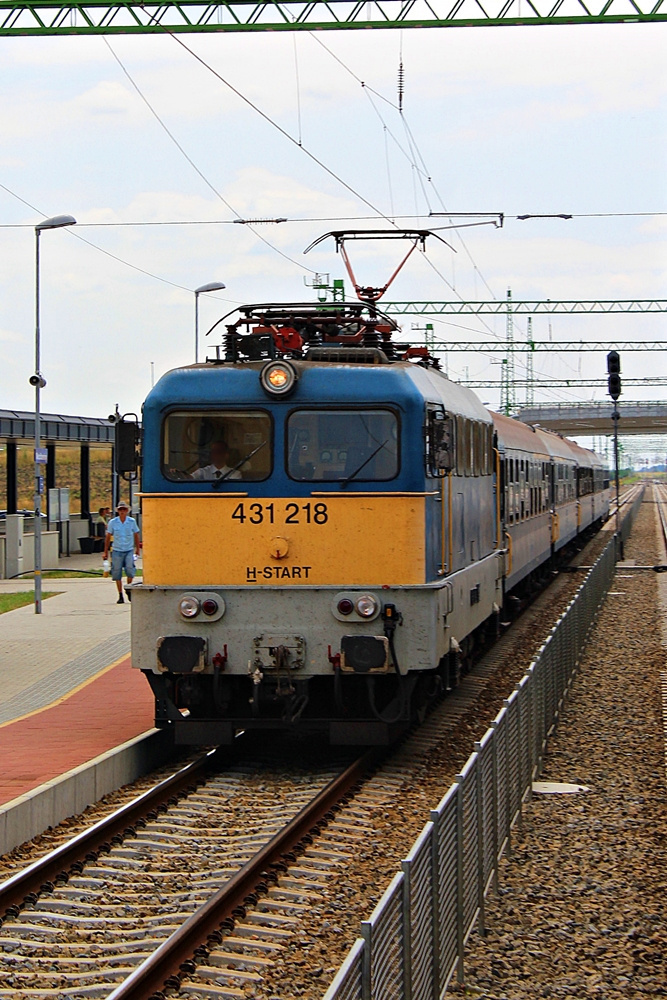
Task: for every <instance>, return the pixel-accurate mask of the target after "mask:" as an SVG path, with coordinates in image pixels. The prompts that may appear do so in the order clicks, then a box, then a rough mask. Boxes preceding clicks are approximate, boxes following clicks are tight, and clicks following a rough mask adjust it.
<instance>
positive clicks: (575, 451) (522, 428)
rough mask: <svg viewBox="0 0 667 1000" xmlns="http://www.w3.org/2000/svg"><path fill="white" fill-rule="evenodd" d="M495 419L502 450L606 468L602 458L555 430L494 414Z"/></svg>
mask: <svg viewBox="0 0 667 1000" xmlns="http://www.w3.org/2000/svg"><path fill="white" fill-rule="evenodd" d="M492 417H493V423H494V426H495V428H496V430H497V432H498V442H499V444H500V445H501V448H514V449H516V450H517V451H525V452H530V453H531V454H533V455H538V456H541V457H543V458H556V459H558V458H560V459H567V460H568V461H570V462H575V463H576V465H580V466H597V467H599V468H606V466H605V463H604V461H603V460H602V458H600V456H599V455H596V454H595V452H593V451H589V450H588V449H587V448H583V447H582V446H581V445H580V444H577V442H576V441H571V440H570V438H564V437H561V436H560V434H554V432H553V431H548V430H545V429H544V428H543V427H533V426H531V425H530V424H523V423H521V421H520V420H515V419H514V418H513V417H506V416H504V415H503V414H501V413H492Z"/></svg>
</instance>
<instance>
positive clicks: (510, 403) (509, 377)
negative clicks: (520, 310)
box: [500, 288, 516, 417]
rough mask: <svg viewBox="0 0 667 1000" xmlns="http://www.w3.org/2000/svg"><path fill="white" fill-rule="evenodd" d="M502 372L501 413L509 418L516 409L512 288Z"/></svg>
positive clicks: (509, 292)
mask: <svg viewBox="0 0 667 1000" xmlns="http://www.w3.org/2000/svg"><path fill="white" fill-rule="evenodd" d="M500 371H501V383H500V412H501V413H504V414H505V416H507V417H511V416H512V414H513V413H514V411H515V409H516V386H515V385H514V318H513V316H512V290H511V288H508V289H507V325H506V329H505V357H504V359H503V364H502V368H501V369H500Z"/></svg>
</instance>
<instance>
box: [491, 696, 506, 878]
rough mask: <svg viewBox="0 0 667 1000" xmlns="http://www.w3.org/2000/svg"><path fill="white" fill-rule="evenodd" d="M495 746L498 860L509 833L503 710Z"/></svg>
mask: <svg viewBox="0 0 667 1000" xmlns="http://www.w3.org/2000/svg"><path fill="white" fill-rule="evenodd" d="M495 734H496V735H495V740H494V742H495V745H496V778H497V801H498V809H497V817H496V822H497V824H498V834H497V844H498V860H500V856H501V855H502V853H503V851H504V850H505V846H506V844H507V842H508V838H509V831H510V801H509V781H508V754H507V710H506V709H503V710H502V712H500V713H499V715H498V718H497V719H496V730H495Z"/></svg>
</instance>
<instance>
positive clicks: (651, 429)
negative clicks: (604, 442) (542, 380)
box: [517, 399, 667, 437]
mask: <svg viewBox="0 0 667 1000" xmlns="http://www.w3.org/2000/svg"><path fill="white" fill-rule="evenodd" d="M613 408H614V404H613V403H612V401H611V400H610V399H609V400H607V399H605V400H602V401H600V402H594V403H535V404H532V405H531V406H524V407H523V408H522V409H521V410H520V411H519V412H518V413H517V418H518V419H519V420H522V421H523V422H524V423H526V424H539V425H540V427H544V428H545V429H547V430H550V431H558V433H560V434H566V435H569V436H575V435H576V436H579V437H581V436H587V435H590V436H594V435H605V434H613V432H614V423H613V421H612V418H611V415H612V412H613ZM618 411H619V414H620V417H621V419H620V420H619V422H618V431H619V434H623V435H627V434H667V403H666V402H636V403H633V402H627V403H625V402H623V401H620V402H619V405H618Z"/></svg>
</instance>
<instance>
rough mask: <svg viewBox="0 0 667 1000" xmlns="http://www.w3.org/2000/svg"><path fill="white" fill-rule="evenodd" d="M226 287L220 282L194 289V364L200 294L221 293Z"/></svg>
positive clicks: (196, 349)
mask: <svg viewBox="0 0 667 1000" xmlns="http://www.w3.org/2000/svg"><path fill="white" fill-rule="evenodd" d="M226 287H227V286H226V285H223V283H222V282H221V281H209V283H208V284H207V285H200V286H199V288H195V364H198V363H199V296H200V295H201V294H202V292H221V291H222V290H223V288H226Z"/></svg>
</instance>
